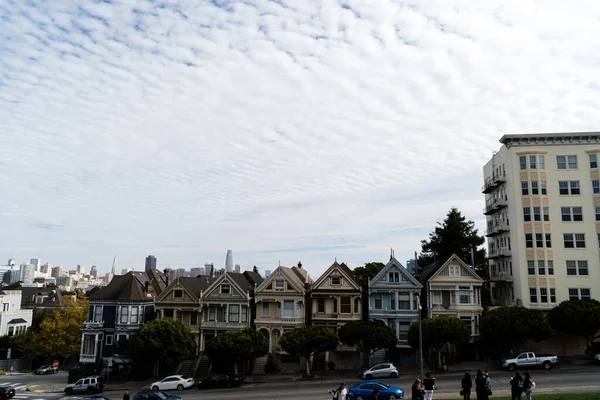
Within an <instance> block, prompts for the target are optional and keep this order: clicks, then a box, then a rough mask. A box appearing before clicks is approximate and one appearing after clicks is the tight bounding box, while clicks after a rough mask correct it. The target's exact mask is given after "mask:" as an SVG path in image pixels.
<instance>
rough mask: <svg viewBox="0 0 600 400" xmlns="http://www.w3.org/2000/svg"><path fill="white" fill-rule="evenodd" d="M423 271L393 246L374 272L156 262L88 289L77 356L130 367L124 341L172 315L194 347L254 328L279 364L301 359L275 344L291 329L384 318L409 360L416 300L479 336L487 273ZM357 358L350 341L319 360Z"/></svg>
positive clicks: (450, 265) (345, 363) (340, 364)
mask: <svg viewBox="0 0 600 400" xmlns="http://www.w3.org/2000/svg"><path fill="white" fill-rule="evenodd" d="M419 275H420V276H418V277H415V276H413V275H411V274H410V273H409V272H408V270H407V269H406V268H405V267H404V266H403V265H402V264H401V263H400V262H398V260H396V258H394V256H393V253H392V256H390V260H389V262H388V263H387V264H386V265H385V267H384V268H383V269H382V270H381V271H380V272H379V273H378V274H377V275H376V276H375V277H374V278H373V279H368V278H366V277H362V276H357V275H356V274H355V273H354V272H353V271H352V270H350V269H349V268H348V267H347V266H346V264H344V263H338V262H337V261H336V262H334V263H333V264H332V265H331V266H330V267H329V268H328V269H327V271H325V273H323V274H322V275H321V276H320V277H319V278H318V279H316V280H314V281H313V279H311V278H310V276H309V274H308V273H307V271H306V270H305V269H304V268H302V265H301V264H300V263H299V264H298V265H297V266H293V267H291V268H288V267H284V266H279V267H277V268H276V269H275V271H273V273H272V274H271V275H270V276H269V277H268V278H267V279H263V278H262V277H261V275H259V274H258V272H257V270H256V267H255V269H254V271H246V272H243V273H234V272H226V273H224V274H223V275H221V276H219V277H218V278H215V277H212V276H198V277H195V278H191V277H177V278H176V279H175V280H174V281H172V282H169V281H168V280H167V277H166V276H165V275H164V274H163V273H161V272H160V271H157V270H150V271H147V272H135V271H134V272H129V273H127V274H125V275H119V276H115V277H114V278H113V280H112V281H111V283H110V284H109V285H108V286H106V287H105V288H102V289H100V290H98V291H97V292H95V293H92V294H91V295H89V297H88V299H89V304H90V305H89V316H88V321H87V322H86V323H85V324H84V327H83V329H82V345H81V354H80V362H81V363H91V364H95V363H98V362H99V361H101V360H104V361H110V362H109V364H110V365H113V368H117V369H122V370H123V371H125V372H126V370H127V369H128V364H129V362H130V360H127V359H126V358H125V355H124V353H125V351H124V349H125V345H126V341H127V340H128V339H129V338H130V337H131V335H133V334H135V332H136V331H137V330H139V329H140V327H141V326H142V324H143V323H144V322H146V321H148V320H150V319H154V318H173V319H176V320H178V321H180V322H181V323H183V324H184V325H186V326H188V327H189V328H190V330H191V332H192V334H193V335H194V337H195V340H196V353H197V354H198V355H199V356H200V355H201V354H202V352H203V351H204V349H205V347H206V344H207V343H208V341H209V340H210V339H211V338H213V337H214V336H215V335H218V334H219V333H222V332H226V331H230V330H241V329H243V328H246V327H252V328H254V329H257V330H258V331H259V332H261V333H263V334H264V335H265V336H266V337H267V338H268V340H269V349H270V354H269V356H268V357H269V359H270V360H273V362H274V363H276V364H280V365H281V364H285V363H286V362H291V364H292V365H297V363H296V362H295V361H294V359H293V357H291V356H289V355H287V354H286V353H285V352H284V351H283V349H282V348H281V347H280V346H279V340H280V338H281V335H282V334H283V333H284V332H285V331H287V330H289V329H294V328H295V327H298V326H302V325H316V326H325V327H328V328H330V329H331V330H333V331H334V332H337V330H338V329H339V328H340V327H341V326H343V325H344V324H345V323H347V322H350V321H358V320H381V321H383V322H384V323H385V324H386V325H388V326H389V327H390V328H391V329H392V330H393V331H394V332H395V333H396V337H397V338H398V344H397V348H398V350H399V352H400V355H401V362H402V363H403V364H405V365H406V364H415V363H416V362H417V357H416V352H415V350H413V349H412V348H410V347H409V346H408V329H409V327H410V325H411V324H412V323H413V322H415V321H417V320H418V319H419V309H420V305H422V308H423V314H424V316H428V317H433V316H436V315H451V316H456V317H459V318H461V319H462V320H464V321H465V322H466V323H467V324H468V325H469V326H470V329H471V335H472V337H473V338H475V337H476V336H478V333H479V332H478V325H479V317H480V316H481V313H482V311H483V308H482V306H481V287H482V284H483V280H482V279H481V278H480V277H479V276H478V275H477V274H476V273H475V271H474V270H473V268H472V267H471V266H469V265H467V264H466V263H465V262H463V261H462V260H461V259H460V258H458V257H457V256H452V257H450V259H448V260H445V261H444V262H441V263H437V264H435V265H432V266H429V267H427V268H424V269H422V270H421V271H420V273H419ZM419 298H423V300H422V301H419V300H418V299H419ZM379 357H384V353H382V354H380V355H379ZM359 360H360V357H359V355H358V353H357V352H356V350H355V348H353V347H348V346H344V345H342V344H340V346H339V347H338V348H337V349H336V351H333V352H329V353H326V354H324V355H322V359H321V360H320V362H322V363H328V364H327V365H330V366H331V365H333V366H334V367H335V368H341V369H343V368H355V367H357V366H359V365H357V364H358V363H359V362H360V361H359Z"/></svg>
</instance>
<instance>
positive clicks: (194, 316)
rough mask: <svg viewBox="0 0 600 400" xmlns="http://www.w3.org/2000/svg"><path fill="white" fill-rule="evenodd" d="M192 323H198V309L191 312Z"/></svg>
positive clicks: (193, 324)
mask: <svg viewBox="0 0 600 400" xmlns="http://www.w3.org/2000/svg"><path fill="white" fill-rule="evenodd" d="M190 325H192V326H196V325H198V312H197V311H192V313H191V314H190Z"/></svg>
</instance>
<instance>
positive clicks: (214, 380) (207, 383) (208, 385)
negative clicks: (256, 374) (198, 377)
mask: <svg viewBox="0 0 600 400" xmlns="http://www.w3.org/2000/svg"><path fill="white" fill-rule="evenodd" d="M244 379H246V378H244V377H243V376H239V375H226V374H219V375H213V376H212V377H211V378H209V379H203V380H202V381H200V383H199V384H198V389H214V388H226V387H227V388H229V387H234V386H240V385H241V384H242V383H244Z"/></svg>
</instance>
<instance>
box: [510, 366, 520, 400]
mask: <svg viewBox="0 0 600 400" xmlns="http://www.w3.org/2000/svg"><path fill="white" fill-rule="evenodd" d="M522 394H523V378H522V377H521V374H520V373H519V371H517V372H515V376H513V377H512V378H510V396H511V400H521V395H522Z"/></svg>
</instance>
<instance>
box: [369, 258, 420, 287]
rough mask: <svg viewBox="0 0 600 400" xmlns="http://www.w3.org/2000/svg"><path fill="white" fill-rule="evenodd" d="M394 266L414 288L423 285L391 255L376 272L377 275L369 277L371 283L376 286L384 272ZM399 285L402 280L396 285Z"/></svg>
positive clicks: (384, 274)
mask: <svg viewBox="0 0 600 400" xmlns="http://www.w3.org/2000/svg"><path fill="white" fill-rule="evenodd" d="M394 267H396V268H398V269H399V270H400V273H401V274H402V275H404V276H405V277H406V279H407V280H408V282H409V283H410V284H412V285H413V286H415V287H416V288H422V287H423V285H421V282H419V281H418V280H417V279H416V278H415V277H414V276H412V274H411V273H410V272H408V270H407V269H406V268H405V267H404V265H402V263H400V261H398V260H397V259H396V257H394V256H391V257H390V261H388V263H387V264H386V265H385V266H384V267H383V268H382V269H381V271H379V272H378V273H377V275H375V276H374V277H373V279H371V285H374V286H376V285H377V284H378V283H379V282H380V281H381V279H382V278H384V277H385V276H386V274H387V273H388V272H389V271H390V270H392V269H393V268H394ZM401 285H402V282H398V286H401Z"/></svg>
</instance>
